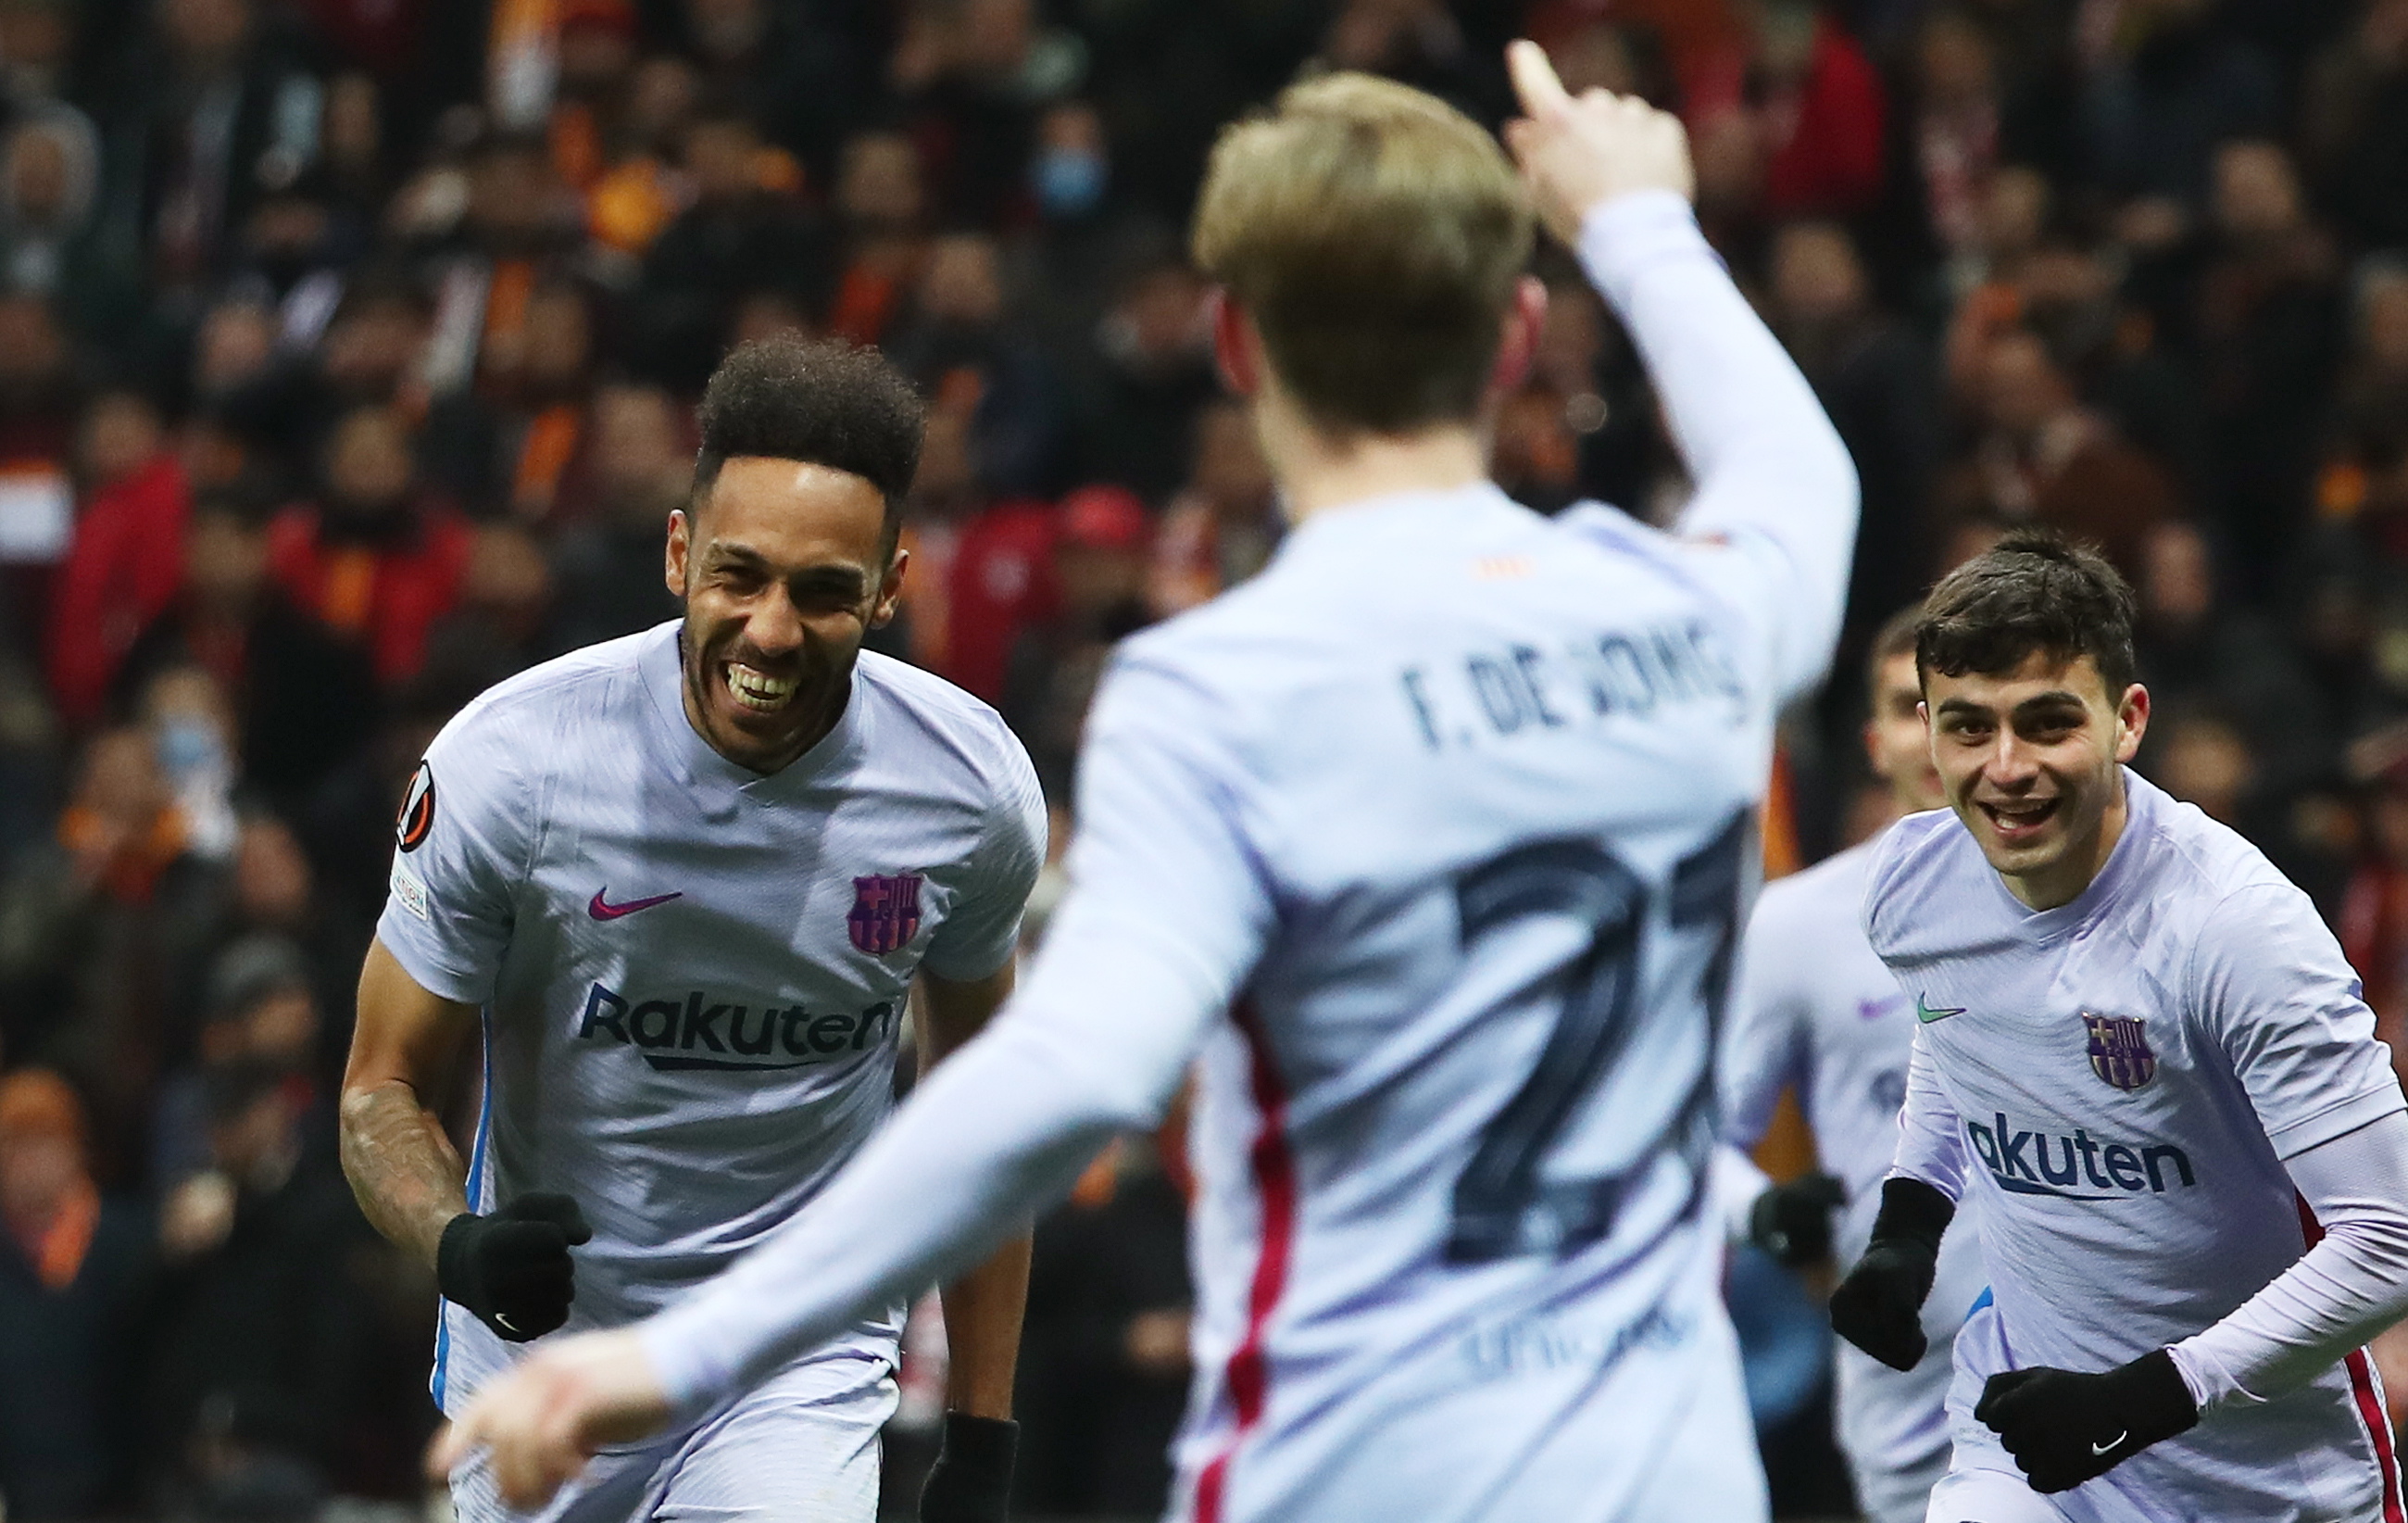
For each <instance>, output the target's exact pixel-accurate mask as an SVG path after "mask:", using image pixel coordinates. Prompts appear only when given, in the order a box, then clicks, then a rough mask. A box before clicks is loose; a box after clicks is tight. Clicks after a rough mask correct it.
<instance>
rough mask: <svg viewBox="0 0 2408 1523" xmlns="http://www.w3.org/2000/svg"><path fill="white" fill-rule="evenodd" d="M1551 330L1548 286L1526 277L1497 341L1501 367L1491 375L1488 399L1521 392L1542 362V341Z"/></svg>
mask: <svg viewBox="0 0 2408 1523" xmlns="http://www.w3.org/2000/svg"><path fill="white" fill-rule="evenodd" d="M1546 328H1547V285H1546V282H1545V281H1543V280H1540V279H1539V278H1538V277H1537V276H1535V275H1525V276H1523V277H1522V279H1521V280H1518V281H1517V282H1515V284H1514V286H1513V301H1512V305H1511V306H1509V307H1507V308H1506V309H1505V328H1504V332H1502V333H1501V334H1499V335H1498V339H1497V363H1496V365H1494V366H1491V367H1490V369H1489V372H1488V395H1491V396H1502V395H1506V394H1507V393H1509V392H1515V391H1519V390H1521V388H1522V382H1524V381H1527V380H1529V379H1530V366H1533V365H1534V364H1536V363H1537V362H1538V358H1539V339H1540V338H1541V335H1543V334H1544V333H1545V332H1546Z"/></svg>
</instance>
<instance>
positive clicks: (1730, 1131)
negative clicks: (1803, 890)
mask: <svg viewBox="0 0 2408 1523" xmlns="http://www.w3.org/2000/svg"><path fill="white" fill-rule="evenodd" d="M1786 929H1787V927H1786V926H1785V920H1784V917H1783V916H1782V914H1781V913H1780V908H1779V905H1778V903H1777V902H1776V901H1775V900H1773V899H1771V898H1762V899H1759V900H1757V901H1756V913H1755V915H1754V916H1752V917H1751V918H1750V919H1749V921H1748V927H1747V934H1746V935H1745V936H1744V937H1742V939H1741V941H1740V949H1739V967H1738V969H1737V970H1736V971H1735V972H1734V974H1733V976H1732V979H1731V1002H1730V1024H1729V1025H1728V1027H1726V1028H1725V1030H1724V1033H1723V1052H1722V1061H1721V1063H1720V1065H1719V1068H1720V1072H1721V1085H1722V1107H1723V1138H1724V1140H1725V1141H1726V1142H1730V1143H1732V1144H1734V1145H1735V1146H1738V1147H1742V1148H1749V1147H1754V1146H1755V1145H1756V1143H1757V1142H1760V1141H1762V1140H1763V1137H1764V1128H1766V1127H1767V1126H1769V1125H1770V1124H1771V1121H1772V1109H1773V1107H1774V1106H1775V1105H1776V1104H1778V1103H1779V1102H1780V1099H1781V1091H1782V1089H1783V1088H1784V1087H1785V1086H1786V1085H1791V1084H1795V1083H1798V1082H1799V1081H1800V1080H1801V1079H1802V1078H1803V1070H1804V1068H1805V1063H1806V1056H1807V1044H1806V1041H1805V1035H1806V1020H1805V1010H1804V1007H1803V1004H1802V1002H1801V1001H1800V999H1799V988H1798V983H1797V979H1796V976H1795V970H1796V966H1797V958H1798V956H1799V948H1797V947H1795V946H1793V945H1790V944H1789V942H1788V939H1787V938H1786V937H1785V935H1784V932H1785V930H1786Z"/></svg>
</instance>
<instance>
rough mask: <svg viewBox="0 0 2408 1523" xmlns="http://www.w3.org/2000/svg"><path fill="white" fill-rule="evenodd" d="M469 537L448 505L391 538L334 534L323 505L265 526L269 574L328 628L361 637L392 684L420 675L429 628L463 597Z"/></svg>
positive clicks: (290, 512)
mask: <svg viewBox="0 0 2408 1523" xmlns="http://www.w3.org/2000/svg"><path fill="white" fill-rule="evenodd" d="M470 539H471V535H470V531H469V528H468V524H467V521H466V519H464V518H462V517H461V516H460V515H459V514H458V513H456V512H453V511H452V510H450V509H448V508H436V509H428V510H423V511H420V512H418V513H417V514H415V515H414V524H413V527H412V529H411V532H410V533H409V534H408V535H406V536H404V537H401V538H400V539H395V540H394V541H393V542H391V543H385V544H368V543H355V542H351V541H346V540H342V539H329V538H328V537H327V536H326V535H325V533H324V531H323V525H322V522H321V520H320V517H319V512H318V510H317V509H315V508H313V507H309V506H308V505H306V504H298V505H295V506H294V507H291V508H287V509H285V510H283V511H282V512H280V513H279V514H277V515H276V519H275V522H273V523H271V524H268V526H267V574H268V575H269V576H270V577H272V578H274V579H275V581H276V584H277V585H278V586H279V587H281V588H282V589H283V590H284V595H285V596H287V597H290V598H292V599H293V601H294V603H295V604H296V605H297V606H299V607H300V608H301V609H303V610H304V611H308V612H309V613H311V614H314V615H316V616H317V618H318V619H319V621H320V622H321V623H322V624H324V625H326V627H328V628H329V629H332V630H334V631H335V632H336V633H337V634H341V635H346V636H349V637H351V639H357V640H358V641H360V642H361V644H362V645H364V646H365V647H366V650H367V653H368V659H369V661H370V662H371V663H372V664H373V665H374V666H375V668H376V674H377V681H379V682H382V683H384V684H385V685H386V686H388V687H390V686H393V685H394V684H395V683H399V682H408V681H409V679H410V678H412V677H415V676H416V675H418V668H419V667H420V666H421V664H422V663H423V662H424V660H425V658H426V635H427V631H428V630H429V629H431V628H432V627H433V626H434V625H435V621H436V620H437V619H439V618H441V617H442V616H443V615H444V614H446V613H448V612H450V611H451V609H452V602H453V600H454V599H455V598H457V597H458V596H459V591H460V577H461V573H462V572H464V571H465V570H466V569H467V565H468V549H469V544H470Z"/></svg>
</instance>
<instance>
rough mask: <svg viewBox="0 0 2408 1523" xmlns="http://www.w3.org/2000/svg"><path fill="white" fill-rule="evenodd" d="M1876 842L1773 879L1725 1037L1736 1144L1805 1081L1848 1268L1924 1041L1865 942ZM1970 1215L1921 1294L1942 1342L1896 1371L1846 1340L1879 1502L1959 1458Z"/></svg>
mask: <svg viewBox="0 0 2408 1523" xmlns="http://www.w3.org/2000/svg"><path fill="white" fill-rule="evenodd" d="M1874 844H1875V843H1874V842H1872V841H1868V842H1866V843H1864V844H1863V845H1860V846H1856V847H1852V848H1850V849H1849V850H1847V851H1844V852H1841V853H1839V854H1837V855H1833V856H1831V857H1829V858H1828V859H1826V860H1825V861H1822V862H1819V863H1817V864H1815V865H1814V866H1813V867H1811V868H1809V869H1806V870H1805V871H1803V872H1798V873H1792V874H1791V875H1790V876H1788V877H1786V878H1784V879H1782V880H1780V881H1779V882H1777V883H1773V884H1767V885H1765V889H1764V892H1763V894H1762V895H1761V896H1760V897H1759V898H1757V900H1756V910H1755V912H1754V913H1753V914H1752V915H1751V916H1750V917H1749V919H1748V925H1747V934H1746V936H1745V937H1744V938H1743V939H1742V941H1741V943H1740V962H1739V974H1738V978H1737V980H1736V983H1735V984H1734V986H1733V989H1732V995H1731V1012H1730V1019H1729V1025H1728V1027H1727V1031H1726V1033H1725V1036H1724V1042H1723V1054H1724V1056H1723V1074H1722V1085H1723V1104H1724V1126H1725V1128H1726V1131H1727V1135H1728V1136H1729V1137H1730V1139H1731V1140H1732V1141H1733V1142H1736V1143H1737V1144H1738V1145H1740V1146H1742V1147H1753V1146H1754V1145H1755V1144H1756V1142H1757V1141H1758V1140H1760V1139H1761V1138H1762V1137H1763V1135H1764V1129H1765V1128H1766V1126H1767V1125H1769V1124H1770V1121H1771V1119H1772V1108H1773V1106H1774V1104H1775V1103H1776V1102H1777V1101H1778V1100H1779V1099H1780V1098H1781V1092H1782V1090H1783V1089H1784V1088H1786V1087H1789V1086H1792V1085H1794V1086H1795V1087H1796V1088H1797V1091H1798V1094H1799V1099H1801V1101H1802V1102H1803V1104H1804V1108H1805V1112H1806V1121H1807V1124H1808V1126H1810V1127H1811V1128H1813V1133H1814V1151H1815V1157H1816V1161H1817V1162H1818V1164H1819V1165H1820V1166H1821V1168H1822V1170H1823V1171H1824V1172H1825V1173H1828V1174H1830V1175H1832V1176H1834V1177H1835V1178H1837V1179H1838V1180H1839V1181H1840V1182H1841V1183H1842V1185H1845V1186H1846V1188H1847V1192H1848V1201H1847V1205H1846V1207H1845V1208H1844V1211H1843V1213H1842V1214H1841V1215H1840V1216H1839V1218H1838V1219H1837V1220H1836V1222H1835V1223H1834V1228H1835V1229H1834V1231H1833V1234H1832V1250H1833V1256H1834V1257H1835V1258H1836V1259H1837V1260H1838V1263H1839V1266H1840V1268H1841V1269H1842V1272H1844V1271H1845V1270H1846V1269H1847V1268H1848V1267H1849V1266H1851V1265H1853V1264H1854V1263H1855V1262H1856V1257H1857V1256H1858V1255H1860V1254H1862V1253H1863V1252H1864V1250H1865V1243H1866V1242H1867V1240H1868V1239H1870V1238H1871V1236H1872V1225H1873V1216H1874V1215H1875V1214H1876V1213H1878V1212H1879V1211H1880V1209H1881V1182H1882V1179H1883V1177H1884V1176H1885V1175H1886V1174H1887V1173H1888V1172H1889V1169H1890V1160H1891V1159H1892V1158H1893V1157H1895V1156H1896V1155H1897V1153H1898V1115H1899V1107H1900V1106H1902V1105H1903V1104H1904V1103H1905V1101H1906V1065H1907V1056H1908V1054H1909V1053H1910V1052H1911V1051H1912V1049H1913V1047H1914V1026H1915V1021H1914V1000H1913V999H1909V998H1908V997H1907V996H1906V995H1905V994H1903V993H1902V992H1900V990H1899V984H1898V980H1897V979H1895V978H1893V977H1891V976H1890V971H1889V970H1888V969H1887V968H1885V967H1884V966H1883V965H1882V960H1881V959H1880V958H1879V957H1877V956H1875V955H1873V950H1872V948H1871V946H1870V945H1868V944H1867V943H1866V941H1865V932H1864V924H1863V905H1864V898H1865V880H1866V876H1867V874H1868V873H1869V872H1870V871H1871V867H1872V860H1873V850H1874ZM1970 1215H1971V1214H1970V1212H1969V1213H1968V1219H1967V1220H1965V1221H1962V1222H1960V1223H1958V1224H1957V1229H1956V1230H1954V1231H1952V1232H1950V1233H1949V1234H1948V1236H1947V1238H1946V1239H1945V1241H1944V1242H1943V1243H1942V1245H1941V1253H1940V1267H1939V1273H1938V1277H1937V1278H1936V1279H1935V1280H1934V1282H1933V1284H1932V1289H1931V1295H1930V1297H1929V1298H1928V1300H1925V1302H1924V1303H1923V1323H1924V1332H1925V1335H1926V1336H1928V1338H1929V1339H1930V1340H1931V1353H1930V1354H1929V1355H1928V1356H1927V1357H1926V1358H1925V1359H1924V1361H1923V1362H1922V1363H1921V1364H1919V1365H1917V1366H1916V1367H1915V1368H1914V1369H1913V1370H1908V1371H1898V1370H1892V1369H1890V1368H1889V1367H1888V1366H1886V1365H1885V1364H1882V1363H1881V1362H1880V1361H1879V1360H1876V1359H1874V1358H1871V1357H1870V1356H1869V1355H1866V1354H1864V1353H1862V1352H1860V1351H1859V1350H1857V1349H1856V1348H1854V1347H1852V1346H1850V1345H1848V1344H1845V1343H1842V1344H1841V1345H1840V1348H1839V1351H1838V1357H1839V1360H1840V1372H1841V1379H1840V1383H1839V1390H1838V1414H1837V1415H1838V1418H1839V1437H1840V1443H1841V1446H1842V1449H1844V1450H1845V1451H1846V1452H1847V1456H1848V1459H1849V1462H1850V1464H1851V1466H1852V1468H1853V1469H1854V1470H1855V1471H1856V1480H1857V1490H1858V1492H1859V1494H1860V1497H1859V1500H1861V1501H1866V1502H1867V1503H1868V1504H1869V1505H1870V1504H1871V1501H1872V1496H1871V1495H1867V1494H1869V1493H1871V1494H1886V1493H1887V1492H1888V1491H1889V1490H1891V1489H1894V1487H1891V1486H1889V1485H1888V1484H1886V1483H1887V1482H1888V1481H1889V1480H1890V1479H1892V1478H1908V1479H1909V1480H1910V1482H1912V1479H1913V1478H1914V1477H1918V1476H1919V1477H1921V1478H1922V1482H1923V1484H1925V1485H1927V1486H1928V1480H1929V1478H1930V1477H1931V1476H1932V1475H1934V1474H1936V1473H1937V1471H1938V1470H1940V1469H1944V1468H1945V1467H1946V1464H1947V1458H1948V1415H1947V1412H1946V1411H1945V1406H1946V1401H1947V1396H1948V1381H1949V1375H1950V1369H1949V1363H1948V1344H1949V1341H1950V1340H1951V1339H1953V1338H1955V1337H1956V1335H1957V1329H1958V1328H1959V1327H1961V1326H1963V1324H1964V1321H1965V1315H1966V1313H1967V1312H1968V1311H1970V1310H1971V1307H1972V1304H1973V1300H1974V1298H1976V1297H1977V1296H1979V1295H1980V1294H1981V1293H1982V1288H1983V1286H1984V1285H1985V1280H1984V1279H1983V1273H1982V1258H1981V1252H1980V1244H1979V1243H1978V1241H1977V1239H1978V1234H1977V1233H1976V1232H1975V1230H1974V1228H1973V1226H1972V1223H1971V1219H1970ZM1917 1516H1920V1515H1919V1512H1918V1514H1917Z"/></svg>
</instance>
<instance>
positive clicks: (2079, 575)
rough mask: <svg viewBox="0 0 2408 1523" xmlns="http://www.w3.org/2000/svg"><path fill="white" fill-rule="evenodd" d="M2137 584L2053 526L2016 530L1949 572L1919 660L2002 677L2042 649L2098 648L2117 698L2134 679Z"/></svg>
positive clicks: (1931, 611)
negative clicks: (2133, 586) (2135, 596)
mask: <svg viewBox="0 0 2408 1523" xmlns="http://www.w3.org/2000/svg"><path fill="white" fill-rule="evenodd" d="M2134 607H2135V602H2134V598H2133V596H2132V589H2131V587H2130V585H2129V584H2128V583H2127V582H2125V581H2124V579H2123V577H2121V576H2120V575H2118V574H2117V573H2116V570H2115V568H2114V567H2113V566H2110V565H2109V564H2108V563H2107V558H2106V557H2105V556H2103V555H2101V554H2100V553H2099V552H2098V551H2096V550H2094V549H2092V548H2091V547H2089V546H2088V545H2085V544H2080V543H2077V542H2075V541H2074V540H2071V539H2066V538H2065V537H2064V536H2062V535H2059V534H2057V533H2054V532H2053V531H2050V530H2047V529H2016V530H2014V532H2012V533H2010V534H2009V535H2007V537H2006V538H2005V539H2000V541H1999V542H1998V544H1997V545H1995V546H1993V547H1992V548H1991V549H1989V550H1987V551H1985V552H1984V553H1982V554H1979V555H1976V556H1974V557H1973V558H1972V559H1971V560H1970V561H1967V562H1966V563H1965V564H1964V565H1962V566H1960V567H1958V568H1957V569H1955V570H1954V571H1951V572H1949V573H1948V574H1947V575H1946V576H1944V577H1942V578H1941V579H1940V584H1939V585H1938V586H1936V587H1934V588H1932V589H1931V596H1928V597H1927V598H1925V599H1924V604H1923V619H1922V622H1921V624H1920V625H1917V627H1916V629H1915V636H1914V668H1915V674H1916V675H1917V676H1918V677H1921V678H1923V679H1925V680H1926V681H1928V680H1929V678H1930V674H1931V673H1933V672H1935V671H1936V672H1940V673H1942V675H1944V676H1949V677H1962V676H1964V675H1965V674H1966V673H1967V672H1978V673H1980V674H1981V675H1983V676H1985V677H1995V676H2000V675H2001V674H2003V673H2006V672H2010V671H2013V670H2014V669H2015V668H2017V667H2019V666H2022V665H2023V664H2024V662H2025V660H2026V659H2027V658H2028V657H2029V656H2030V655H2031V654H2032V653H2033V652H2034V651H2043V652H2046V653H2047V654H2049V655H2050V656H2052V657H2054V658H2056V659H2057V660H2061V661H2072V660H2074V659H2075V658H2077V657H2080V656H2085V655H2086V656H2088V657H2090V659H2091V661H2092V662H2093V663H2095V664H2096V665H2097V666H2098V668H2099V675H2100V677H2101V678H2102V679H2104V680H2105V682H2106V687H2107V696H2108V697H2109V698H2110V699H2117V698H2121V697H2123V696H2124V690H2125V689H2126V688H2127V687H2129V686H2130V685H2131V684H2132V682H2133V680H2134V674H2135V672H2136V671H2137V669H2138V667H2139V663H2138V662H2137V661H2136V660H2135V658H2134V657H2133V654H2132V615H2133V610H2134Z"/></svg>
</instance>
